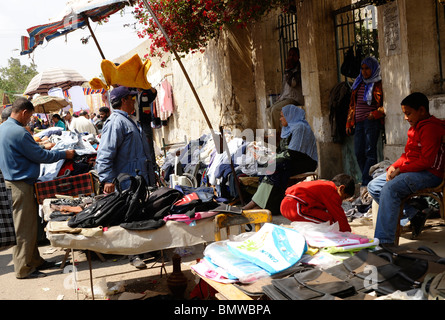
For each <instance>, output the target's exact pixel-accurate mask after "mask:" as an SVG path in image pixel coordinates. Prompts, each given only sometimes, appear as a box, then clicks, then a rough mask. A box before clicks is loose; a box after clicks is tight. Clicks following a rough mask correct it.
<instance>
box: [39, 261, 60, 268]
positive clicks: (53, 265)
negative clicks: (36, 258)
mask: <svg viewBox="0 0 445 320" xmlns="http://www.w3.org/2000/svg"><path fill="white" fill-rule="evenodd" d="M56 267H57V263H56V262H54V261H47V260H45V262H44V263H42V264H41V265H40V266H38V267H37V268H36V269H37V270H46V269H51V268H56Z"/></svg>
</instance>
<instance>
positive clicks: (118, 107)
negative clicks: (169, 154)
mask: <svg viewBox="0 0 445 320" xmlns="http://www.w3.org/2000/svg"><path fill="white" fill-rule="evenodd" d="M136 95H137V92H136V91H130V89H128V88H127V87H123V86H119V87H117V88H114V89H113V91H111V93H110V100H111V106H112V107H113V109H114V111H113V113H112V114H111V115H110V117H109V118H108V119H107V121H106V122H105V123H104V126H103V129H102V137H101V140H100V144H99V148H98V150H97V158H96V170H97V172H98V174H99V180H100V182H101V183H103V185H104V192H105V193H112V192H114V188H115V185H114V183H113V180H114V179H115V178H116V177H117V176H118V175H119V174H120V173H127V174H129V175H132V176H135V175H136V170H139V172H140V175H141V176H143V177H144V179H145V182H146V183H147V184H148V182H149V178H148V165H149V161H150V160H151V153H150V148H149V145H148V141H147V138H146V135H145V133H144V132H143V130H142V127H141V125H140V124H139V123H138V122H136V121H135V119H134V118H133V117H132V114H133V113H134V111H135V109H134V104H135V97H136ZM125 182H128V184H127V183H123V184H122V185H121V187H122V190H124V189H127V188H128V187H129V181H125ZM130 263H131V264H132V265H133V266H135V267H136V268H138V269H142V268H145V267H146V265H145V263H144V262H143V261H142V260H141V259H140V257H139V256H130Z"/></svg>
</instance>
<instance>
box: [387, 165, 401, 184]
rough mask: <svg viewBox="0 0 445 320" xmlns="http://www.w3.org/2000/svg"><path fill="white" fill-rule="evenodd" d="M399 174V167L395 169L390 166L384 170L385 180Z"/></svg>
mask: <svg viewBox="0 0 445 320" xmlns="http://www.w3.org/2000/svg"><path fill="white" fill-rule="evenodd" d="M399 174H400V169H399V168H397V169H396V168H394V167H393V166H390V167H389V168H388V170H387V171H386V181H389V180H392V179H394V178H395V177H396V176H397V175H399Z"/></svg>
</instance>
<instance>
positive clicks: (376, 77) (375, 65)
mask: <svg viewBox="0 0 445 320" xmlns="http://www.w3.org/2000/svg"><path fill="white" fill-rule="evenodd" d="M364 64H366V65H367V66H368V67H369V69H371V71H372V75H371V77H369V78H368V79H364V78H363V75H362V73H361V72H360V74H359V76H358V77H357V78H356V79H355V81H354V83H353V85H352V90H355V89H357V88H358V86H359V85H360V84H361V83H362V82H363V83H364V84H365V94H364V95H363V100H364V101H365V102H367V103H368V105H371V103H372V90H373V89H374V83H376V82H378V81H380V80H382V77H381V76H380V64H379V62H378V61H377V59H376V58H374V57H366V58H365V59H363V61H362V63H361V65H364Z"/></svg>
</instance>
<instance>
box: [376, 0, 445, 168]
mask: <svg viewBox="0 0 445 320" xmlns="http://www.w3.org/2000/svg"><path fill="white" fill-rule="evenodd" d="M436 1H437V0H427V1H416V0H396V1H394V2H392V3H388V4H385V5H382V6H379V7H378V21H379V23H378V32H379V47H380V49H379V50H380V62H381V70H382V83H383V94H384V107H385V110H386V119H385V131H386V138H387V144H386V145H385V148H384V156H385V158H388V159H390V160H395V159H397V158H398V157H399V156H400V155H401V153H402V152H403V150H404V146H405V143H406V140H407V135H406V133H407V131H408V129H409V124H408V123H407V122H406V121H405V120H404V118H403V114H402V111H401V108H400V102H401V101H402V100H403V99H404V98H405V97H406V96H407V95H409V94H410V93H412V92H415V91H420V92H423V93H425V94H426V95H428V96H432V95H434V94H437V93H439V92H440V90H441V88H440V85H439V84H438V83H437V81H435V79H437V78H438V74H439V63H438V45H437V31H436V18H435V15H436V11H435V5H436ZM440 10H443V8H440ZM442 24H443V23H442ZM431 105H432V106H434V105H435V104H434V103H432V104H431ZM433 110H434V108H432V110H431V111H432V113H433V114H434V112H433ZM434 115H436V116H438V117H441V116H442V117H443V111H442V114H440V112H438V113H437V114H434Z"/></svg>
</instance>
